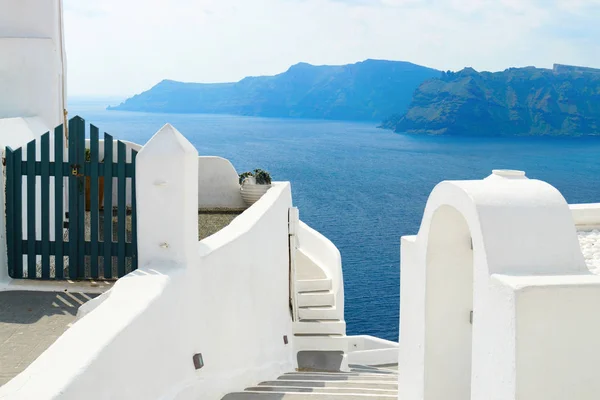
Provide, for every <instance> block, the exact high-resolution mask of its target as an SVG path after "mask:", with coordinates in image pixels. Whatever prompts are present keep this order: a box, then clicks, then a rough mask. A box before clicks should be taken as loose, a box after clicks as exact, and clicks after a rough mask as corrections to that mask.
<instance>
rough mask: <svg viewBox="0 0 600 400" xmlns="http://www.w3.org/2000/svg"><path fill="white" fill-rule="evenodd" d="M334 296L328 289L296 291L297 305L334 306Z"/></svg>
mask: <svg viewBox="0 0 600 400" xmlns="http://www.w3.org/2000/svg"><path fill="white" fill-rule="evenodd" d="M334 305H335V296H334V294H333V292H331V291H330V290H327V291H321V292H303V293H298V307H315V306H334Z"/></svg>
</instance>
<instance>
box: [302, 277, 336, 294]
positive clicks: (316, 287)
mask: <svg viewBox="0 0 600 400" xmlns="http://www.w3.org/2000/svg"><path fill="white" fill-rule="evenodd" d="M331 287H332V286H331V278H325V279H301V280H298V281H296V291H298V292H315V291H320V290H331Z"/></svg>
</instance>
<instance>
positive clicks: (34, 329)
mask: <svg viewBox="0 0 600 400" xmlns="http://www.w3.org/2000/svg"><path fill="white" fill-rule="evenodd" d="M96 296H98V294H85V293H76V292H66V291H65V292H35V291H20V290H19V291H6V292H0V386H1V385H4V384H5V383H6V382H8V381H9V380H11V379H12V378H14V377H15V376H16V375H17V374H19V373H20V372H21V371H23V370H24V369H25V368H27V366H28V365H29V364H31V363H32V362H33V361H34V360H35V359H36V358H38V356H39V355H40V354H42V353H43V352H44V351H45V350H46V349H47V348H48V347H50V345H51V344H52V343H54V341H56V339H57V338H58V337H59V336H60V335H62V334H63V332H65V331H66V330H67V329H68V328H69V326H70V325H71V323H73V322H74V320H75V316H76V314H77V309H78V308H79V306H80V305H82V304H83V303H85V302H86V301H88V300H90V299H92V298H94V297H96Z"/></svg>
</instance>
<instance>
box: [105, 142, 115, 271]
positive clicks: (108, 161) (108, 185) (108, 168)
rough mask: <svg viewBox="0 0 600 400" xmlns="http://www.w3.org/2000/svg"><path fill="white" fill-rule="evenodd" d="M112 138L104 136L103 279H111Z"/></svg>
mask: <svg viewBox="0 0 600 400" xmlns="http://www.w3.org/2000/svg"><path fill="white" fill-rule="evenodd" d="M112 165H113V138H112V136H110V135H109V134H107V133H105V134H104V277H105V278H112V238H113V234H112V214H113V212H112V187H113V180H112V176H113V175H112V172H113V171H112Z"/></svg>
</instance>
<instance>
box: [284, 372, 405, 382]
mask: <svg viewBox="0 0 600 400" xmlns="http://www.w3.org/2000/svg"><path fill="white" fill-rule="evenodd" d="M277 380H284V381H304V382H310V381H313V382H314V381H318V382H342V383H343V382H384V383H385V382H387V383H397V382H398V375H388V374H357V373H353V372H350V373H348V372H289V373H287V374H283V375H281V376H280V377H279V378H277Z"/></svg>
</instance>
